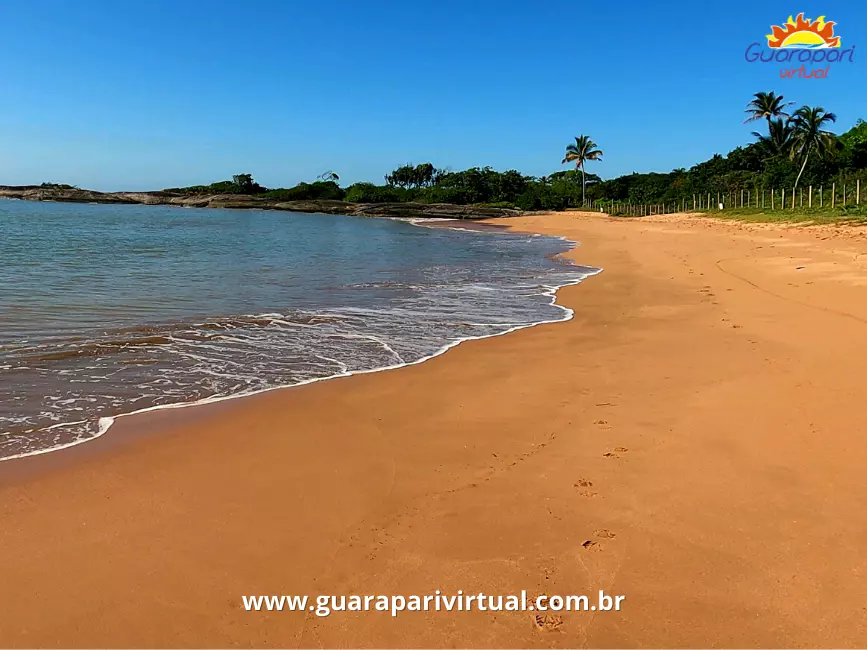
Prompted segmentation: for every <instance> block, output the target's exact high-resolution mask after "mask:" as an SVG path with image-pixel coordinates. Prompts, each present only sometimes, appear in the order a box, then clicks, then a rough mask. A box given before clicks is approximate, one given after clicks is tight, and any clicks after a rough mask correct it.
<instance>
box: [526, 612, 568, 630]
mask: <svg viewBox="0 0 867 650" xmlns="http://www.w3.org/2000/svg"><path fill="white" fill-rule="evenodd" d="M533 623H534V624H535V626H536V629H537V630H542V631H545V632H555V631H560V630H559V629H558V628H559V627H560V626H562V625H563V618H562V617H561V616H558V615H557V614H548V613H545V614H536V615H535V616H534V617H533Z"/></svg>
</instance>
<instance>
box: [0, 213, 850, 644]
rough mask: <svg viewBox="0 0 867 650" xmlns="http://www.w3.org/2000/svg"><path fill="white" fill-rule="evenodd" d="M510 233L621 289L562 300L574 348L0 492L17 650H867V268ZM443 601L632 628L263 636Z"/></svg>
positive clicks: (767, 231)
mask: <svg viewBox="0 0 867 650" xmlns="http://www.w3.org/2000/svg"><path fill="white" fill-rule="evenodd" d="M508 223H509V224H510V225H512V226H514V227H517V228H521V229H524V230H532V231H537V232H546V233H552V234H559V235H565V236H567V237H570V238H574V239H578V240H580V241H581V242H582V246H581V247H580V248H578V249H577V250H576V251H574V252H573V253H572V256H573V257H574V258H575V259H576V260H578V261H580V262H581V263H585V264H589V265H594V266H602V267H604V268H605V271H604V272H603V273H602V274H600V275H598V276H596V277H593V278H590V279H588V280H586V281H585V282H584V283H583V284H581V285H579V286H575V287H569V288H566V289H564V290H562V291H561V292H560V301H561V302H562V303H563V304H566V305H568V306H571V307H573V308H574V309H575V310H576V316H575V318H574V319H573V320H572V321H570V322H568V323H561V324H553V325H544V326H540V327H535V328H531V329H528V330H523V331H520V332H516V333H514V334H509V335H507V336H503V337H498V338H493V339H487V340H483V341H476V342H469V343H466V344H463V345H461V346H459V347H458V348H456V349H454V350H451V351H450V352H448V353H447V354H445V355H443V356H441V357H438V358H436V359H433V360H431V361H429V362H427V363H424V364H421V365H419V366H413V367H408V368H404V369H401V370H396V371H390V372H384V373H377V374H373V375H364V376H357V377H352V378H347V379H338V380H334V381H329V382H324V383H319V384H313V385H309V386H305V387H301V388H297V389H288V390H283V391H276V392H272V393H268V394H263V395H260V396H256V397H251V398H248V399H243V400H233V401H230V402H224V403H221V404H217V405H212V406H206V407H197V408H189V409H182V410H179V411H163V412H159V413H155V414H147V415H143V416H140V417H135V418H126V419H123V420H120V421H119V422H118V424H117V425H116V426H115V428H113V429H112V430H111V431H110V432H109V434H107V435H106V436H105V437H104V438H102V439H100V440H99V441H96V442H94V443H90V444H88V445H84V446H82V447H78V448H76V449H73V450H68V451H66V452H61V453H57V454H52V455H50V456H47V457H42V458H32V459H25V460H22V461H15V462H12V463H4V464H0V562H2V584H3V588H2V590H0V612H2V615H0V646H90V647H92V646H150V647H159V646H210V647H228V646H235V645H241V646H299V645H300V646H373V647H389V646H419V647H441V646H488V647H490V646H508V647H522V646H553V647H567V646H573V647H574V646H585V645H586V646H618V647H627V646H734V647H745V646H766V647H772V646H825V647H833V646H863V645H864V644H865V643H867V580H865V578H867V478H865V476H867V474H865V467H867V435H865V434H867V416H865V413H867V409H865V399H867V390H865V386H867V299H865V298H867V256H865V255H864V253H865V252H867V241H865V239H864V238H863V237H860V236H853V235H850V234H849V233H851V232H852V231H848V230H844V231H840V232H838V231H835V230H834V229H829V228H824V229H813V230H809V229H791V228H789V229H785V228H780V227H748V226H741V225H736V224H721V223H718V222H712V221H708V220H701V219H690V218H684V217H664V218H658V219H652V220H651V219H648V220H640V221H628V220H611V219H606V218H602V217H597V216H588V215H580V214H577V213H563V214H557V215H548V216H533V217H525V218H519V219H513V220H509V222H508ZM799 267H803V268H799ZM586 541H593V542H595V544H593V545H587V547H585V546H584V542H586ZM435 589H440V590H442V591H443V592H446V593H448V592H453V591H456V590H458V589H463V590H464V591H465V592H478V591H484V592H486V593H491V594H508V593H515V592H519V591H520V590H521V589H526V590H527V591H528V592H530V594H531V595H535V594H538V593H544V592H547V593H550V594H582V593H587V592H591V593H593V592H595V590H598V589H605V590H606V592H608V593H611V594H623V595H626V597H627V600H626V601H625V602H624V604H623V610H622V611H621V612H608V613H599V612H596V613H563V614H561V615H559V616H554V615H551V616H547V617H544V618H541V619H538V620H537V619H536V618H535V617H534V616H533V615H531V614H529V613H478V612H476V613H472V614H467V613H451V614H449V613H432V614H423V613H412V614H410V613H406V614H404V615H402V616H399V617H398V618H396V619H392V618H391V617H390V616H389V615H387V614H358V613H352V614H350V613H344V614H334V615H332V616H331V617H329V618H316V617H314V616H311V615H305V614H300V613H273V614H259V613H246V612H244V611H242V609H241V596H242V595H247V594H271V593H275V594H280V593H286V594H311V595H316V594H321V593H328V594H331V593H334V594H353V593H356V594H380V593H381V594H413V593H418V594H427V593H430V592H432V591H433V590H435Z"/></svg>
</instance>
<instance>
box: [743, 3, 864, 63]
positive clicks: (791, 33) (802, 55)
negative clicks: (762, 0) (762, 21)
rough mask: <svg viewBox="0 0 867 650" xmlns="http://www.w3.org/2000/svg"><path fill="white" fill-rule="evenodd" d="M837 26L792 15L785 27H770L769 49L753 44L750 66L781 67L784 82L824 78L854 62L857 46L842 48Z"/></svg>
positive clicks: (822, 19)
mask: <svg viewBox="0 0 867 650" xmlns="http://www.w3.org/2000/svg"><path fill="white" fill-rule="evenodd" d="M836 25H837V23H835V22H833V21H829V20H826V19H825V16H819V17H818V18H817V19H816V20H813V19H812V18H805V17H804V14H803V13H800V14H798V17H797V18H794V17H792V16H789V19H788V20H787V21H786V22H785V23H783V25H771V33H770V34H767V35H766V37H765V38H767V46H764V47H763V46H762V44H761V43H751V44H750V45H749V47H747V51H746V52H745V53H744V58H745V59H746V61H747V63H770V64H772V65H774V64H776V65H780V64H782V67H780V69H779V72H780V78H781V79H824V78H826V77H827V76H828V74H829V73H830V72H831V69H832V67H833V66H835V65H838V64H845V63H854V62H855V46H854V45H853V46H852V47H850V48H847V49H843V46H842V39H841V37H840V36H838V35H837V34H835V33H834V28H835V27H836Z"/></svg>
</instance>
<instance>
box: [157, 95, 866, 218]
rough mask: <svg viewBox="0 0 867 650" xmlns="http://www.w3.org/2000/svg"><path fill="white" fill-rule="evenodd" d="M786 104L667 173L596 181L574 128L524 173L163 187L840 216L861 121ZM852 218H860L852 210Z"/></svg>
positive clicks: (751, 110)
mask: <svg viewBox="0 0 867 650" xmlns="http://www.w3.org/2000/svg"><path fill="white" fill-rule="evenodd" d="M790 106H793V102H787V101H786V100H785V98H784V97H783V96H782V95H777V94H776V93H774V92H767V93H765V92H762V93H756V94H755V95H754V97H753V99H752V100H751V101H750V102H749V104H748V105H747V108H746V113H747V119H746V122H758V121H764V122H765V123H766V129H764V130H762V132H759V131H754V132H753V136H754V138H755V141H753V142H750V143H748V144H746V145H744V146H739V147H736V148H735V149H733V150H732V151H730V152H729V153H728V154H726V155H725V156H723V155H720V154H716V155H714V156H713V157H712V158H710V159H709V160H706V161H704V162H700V163H698V164H696V165H694V166H692V167H691V168H689V169H683V168H681V169H675V170H673V171H670V172H667V173H658V172H651V173H644V174H636V173H633V174H628V175H624V176H620V177H618V178H613V179H610V180H602V179H601V178H600V177H599V176H597V175H596V174H592V173H588V172H587V171H586V169H585V165H586V163H587V162H588V161H596V160H601V159H602V151H601V150H600V149H599V147H598V146H597V145H596V143H595V142H593V140H592V139H590V137H588V136H586V135H580V136H578V137H576V138H575V142H574V144H573V143H570V144H568V145H567V146H566V151H565V157H564V158H563V161H562V163H571V162H574V163H575V169H570V170H568V171H560V172H555V173H552V174H550V175H548V176H542V177H534V176H526V175H524V174H521V173H520V172H518V171H516V170H514V169H512V170H508V171H505V172H499V171H496V170H494V169H492V168H490V167H473V168H471V169H466V170H464V171H451V170H448V169H440V168H437V167H435V166H434V165H433V164H432V163H429V162H426V163H422V164H417V165H413V164H405V165H401V166H400V167H397V168H396V169H395V170H394V171H392V172H391V173H389V174H386V175H385V184H383V185H376V184H374V183H355V184H353V185H349V186H348V187H341V186H340V185H339V181H340V179H339V177H338V176H337V174H335V173H334V172H332V171H327V172H324V173H323V174H320V175H319V177H318V178H317V180H316V181H315V182H312V183H300V184H298V185H296V186H295V187H291V188H278V189H268V188H265V187H262V186H261V185H259V184H258V183H256V182H255V181H254V180H253V177H252V175H250V174H238V175H236V176H234V177H233V178H232V180H231V181H221V182H219V183H213V184H212V185H199V186H194V187H184V188H172V189H170V190H168V191H171V192H177V193H181V194H187V195H191V194H253V195H256V196H260V197H262V198H267V199H272V200H278V201H311V200H335V201H340V200H344V201H351V202H355V203H391V202H408V201H415V202H420V203H454V204H458V205H489V206H490V205H493V206H498V207H517V208H521V209H523V210H563V209H566V208H580V207H582V206H583V207H592V208H593V209H600V208H601V209H605V210H607V211H609V212H610V213H611V214H624V215H632V216H636V215H641V214H649V213H654V214H655V213H656V212H659V211H675V210H679V209H705V210H707V209H711V208H713V209H716V208H717V207H718V206H719V204H720V203H722V204H723V205H724V206H725V208H726V210H727V211H729V210H732V209H734V208H736V207H737V208H738V209H739V210H740V208H744V210H745V212H743V214H744V215H745V218H747V217H749V218H754V219H759V218H762V217H760V216H759V215H762V214H768V211H771V212H773V211H775V210H781V209H783V208H785V210H787V212H788V215H789V217H787V218H791V217H792V216H793V215H795V216H797V215H800V214H802V212H800V211H801V210H802V208H803V209H804V210H807V212H804V213H803V214H804V215H807V216H809V217H810V218H813V217H814V215H813V213H812V212H811V211H810V207H811V202H812V200H813V199H816V200H817V201H818V206H817V205H816V203H815V202H812V206H813V210H815V209H818V208H821V212H822V214H829V215H837V217H836V218H848V216H849V214H850V213H849V212H847V211H852V210H855V203H856V197H857V196H859V195H858V194H856V187H860V189H861V194H862V195H865V194H867V123H865V122H864V121H863V120H859V121H858V123H857V124H856V125H855V127H853V128H852V129H851V130H849V131H848V132H846V133H844V134H842V135H840V136H837V135H835V134H834V133H832V132H831V131H829V130H828V128H829V126H830V125H831V124H832V123H833V122H835V121H836V116H835V115H834V114H833V113H829V112H827V111H825V110H824V109H823V108H822V107H811V106H803V107H801V108H798V109H797V110H794V111H793V112H792V113H791V114H790V113H789V112H788V111H789V107H790ZM562 163H561V164H562ZM859 184H860V185H859ZM783 196H784V197H785V205H784V203H783V200H782V198H781V197H783ZM793 197H794V198H793ZM865 198H867V196H865ZM865 202H867V201H865ZM746 206H753V207H749V208H748V207H746ZM750 210H753V211H754V212H750ZM855 211H856V212H857V210H855ZM732 214H739V213H736V212H732ZM854 216H855V217H858V218H860V212H859V213H858V214H856V215H854ZM805 218H806V217H805Z"/></svg>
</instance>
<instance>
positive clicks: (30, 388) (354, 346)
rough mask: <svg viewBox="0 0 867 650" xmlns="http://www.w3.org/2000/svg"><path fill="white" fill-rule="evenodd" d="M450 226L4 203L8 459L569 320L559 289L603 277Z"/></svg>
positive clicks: (537, 248)
mask: <svg viewBox="0 0 867 650" xmlns="http://www.w3.org/2000/svg"><path fill="white" fill-rule="evenodd" d="M438 225H439V226H441V227H426V226H419V225H414V224H411V223H407V222H402V221H394V220H387V219H369V218H356V217H345V216H331V215H319V214H295V213H287V212H272V211H245V210H214V209H183V208H174V207H156V206H154V207H146V206H125V205H124V206H106V205H81V204H62V203H30V202H23V201H11V200H9V201H0V273H2V274H0V459H8V458H12V457H17V456H22V455H29V454H33V453H41V452H44V451H48V450H52V449H57V448H62V447H65V446H69V445H72V444H77V443H79V442H84V441H87V440H89V439H92V438H93V437H95V436H98V435H100V434H101V433H102V432H104V431H105V430H106V429H107V428H108V426H110V425H111V423H112V422H113V421H114V420H113V419H114V418H115V417H116V416H118V415H121V414H127V413H131V412H134V411H140V410H142V409H148V408H154V407H160V406H167V405H173V404H184V403H192V402H200V401H203V400H214V399H221V398H225V397H229V396H237V395H244V394H249V393H253V392H257V391H262V390H266V389H270V388H275V387H279V386H289V385H294V384H300V383H304V382H309V381H312V380H317V379H323V378H328V377H336V376H342V375H346V374H350V373H353V372H359V371H369V370H375V369H381V368H388V367H394V366H400V365H404V364H407V363H413V362H418V361H420V360H423V359H425V358H427V357H430V356H431V355H435V354H437V353H439V352H441V351H443V350H444V349H446V348H448V347H450V346H452V345H454V344H456V343H457V342H460V341H462V340H466V339H468V338H476V337H485V336H492V335H496V334H501V333H503V332H506V331H508V330H510V329H514V328H516V327H521V326H526V325H531V324H534V323H539V322H543V321H556V320H563V319H566V318H569V316H570V312H568V311H567V310H565V309H563V308H561V307H558V306H556V305H555V304H554V297H553V292H554V291H555V290H556V288H558V287H561V286H563V285H566V284H571V283H575V282H578V281H580V280H581V279H583V278H584V277H586V276H587V275H588V274H591V273H593V272H595V269H590V268H584V267H578V266H570V265H566V264H564V263H561V262H557V261H555V259H553V256H554V255H556V254H557V253H561V252H563V251H565V250H566V249H568V248H569V247H570V244H569V243H568V242H565V241H563V240H559V239H554V238H548V237H539V236H527V235H520V234H513V233H505V232H492V231H486V232H471V231H466V230H460V229H450V228H448V227H442V226H448V225H449V223H448V222H442V223H440V224H438Z"/></svg>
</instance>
